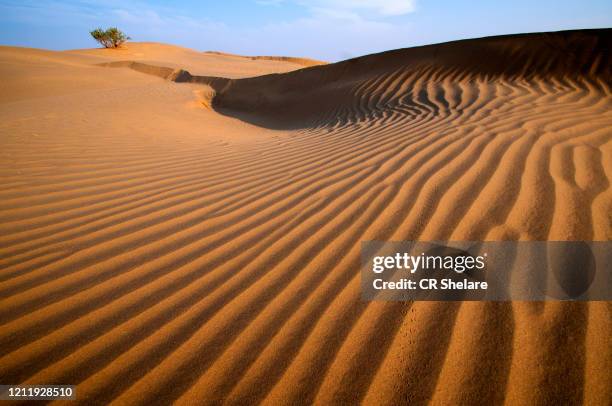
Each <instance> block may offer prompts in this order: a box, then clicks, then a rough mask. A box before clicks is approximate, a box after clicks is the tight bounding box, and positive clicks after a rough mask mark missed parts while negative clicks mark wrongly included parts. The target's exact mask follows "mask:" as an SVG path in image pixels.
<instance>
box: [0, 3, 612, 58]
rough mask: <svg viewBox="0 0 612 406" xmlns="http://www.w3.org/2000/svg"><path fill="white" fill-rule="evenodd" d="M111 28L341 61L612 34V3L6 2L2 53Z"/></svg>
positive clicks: (246, 51)
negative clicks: (574, 33)
mask: <svg viewBox="0 0 612 406" xmlns="http://www.w3.org/2000/svg"><path fill="white" fill-rule="evenodd" d="M110 26H116V27H118V28H120V29H121V30H123V31H124V32H125V33H126V34H128V35H129V36H130V37H131V38H132V39H133V40H134V41H156V42H164V43H170V44H175V45H181V46H185V47H189V48H194V49H197V50H200V51H208V50H211V51H223V52H231V53H237V54H243V55H287V56H303V57H310V58H316V59H321V60H326V61H338V60H342V59H348V58H352V57H355V56H360V55H365V54H370V53H375V52H381V51H385V50H389V49H396V48H405V47H410V46H416V45H425V44H432V43H438V42H444V41H451V40H457V39H464V38H476V37H483V36H489V35H501V34H513V33H523V32H540V31H558V30H567V29H578V28H607V27H612V1H610V0H581V1H578V0H572V1H565V0H556V1H549V0H527V1H525V0H513V1H507V0H489V1H482V0H468V1H457V0H386V1H384V0H215V1H207V0H190V1H161V0H155V1H141V0H67V1H59V0H38V1H30V0H14V1H10V0H9V1H7V0H0V45H13V46H27V47H35V48H46V49H54V50H64V49H75V48H93V47H96V46H97V44H96V43H95V41H94V40H93V39H92V38H91V37H90V35H89V31H91V30H92V29H94V28H97V27H103V28H106V27H110Z"/></svg>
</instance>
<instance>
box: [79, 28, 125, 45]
mask: <svg viewBox="0 0 612 406" xmlns="http://www.w3.org/2000/svg"><path fill="white" fill-rule="evenodd" d="M89 33H90V34H91V36H92V37H93V39H95V40H96V41H98V42H99V43H100V44H102V46H104V48H118V47H120V46H121V45H122V44H123V43H124V42H125V41H127V40H129V39H131V38H130V37H128V36H127V35H125V34H124V33H123V31H121V30H120V29H118V28H117V27H110V28H108V29H107V30H106V31H105V30H103V29H102V28H96V29H95V30H93V31H90V32H89Z"/></svg>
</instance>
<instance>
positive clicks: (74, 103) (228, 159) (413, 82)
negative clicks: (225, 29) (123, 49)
mask: <svg viewBox="0 0 612 406" xmlns="http://www.w3.org/2000/svg"><path fill="white" fill-rule="evenodd" d="M609 43H610V31H608V30H597V31H582V32H567V33H551V34H546V35H541V34H534V35H527V36H512V37H502V38H491V39H479V40H471V41H462V42H456V43H449V44H441V45H437V46H434V47H422V48H413V49H406V50H398V51H392V52H389V53H383V54H377V55H371V56H366V57H363V58H358V59H355V60H350V61H345V62H341V63H338V64H333V65H326V66H317V67H311V68H307V69H304V70H299V71H296V72H293V73H288V74H282V75H268V76H264V77H259V78H253V79H242V80H229V79H219V78H216V79H215V78H211V77H209V76H215V75H212V74H208V73H205V74H203V75H198V74H196V73H193V72H192V73H191V74H187V72H184V71H182V72H181V71H178V72H177V71H176V68H177V67H176V66H174V65H172V66H168V65H159V66H157V67H155V68H153V67H151V65H150V64H148V63H145V62H143V61H140V62H138V63H140V64H142V65H134V64H132V63H131V62H128V63H124V65H125V66H131V67H134V66H140V67H143V66H145V67H146V66H149V68H146V69H144V68H143V69H141V71H134V70H133V69H125V66H124V68H118V69H108V68H106V67H102V66H99V65H97V64H98V63H100V62H109V60H110V58H106V59H104V58H102V59H100V57H97V56H95V57H94V58H95V61H93V60H87V61H85V60H83V61H72V60H69V58H72V57H73V56H74V55H72V56H71V55H70V54H68V55H67V54H66V53H56V54H57V58H58V59H59V60H58V61H57V62H51V61H47V62H45V63H46V64H47V65H48V66H47V68H48V69H49V72H50V74H49V76H48V77H47V79H48V81H49V83H52V84H53V86H52V87H49V88H48V90H47V91H46V92H47V93H46V94H42V93H41V92H43V90H40V89H31V90H30V91H31V96H28V90H27V89H28V83H29V82H28V78H29V75H28V72H30V70H32V72H38V71H37V70H36V69H38V68H37V67H36V66H38V65H37V64H38V62H36V61H38V58H39V56H37V55H34V54H33V53H35V52H39V51H32V50H17V49H6V48H2V52H0V58H1V60H2V62H3V64H2V65H0V69H8V68H7V66H9V65H10V66H12V67H11V69H13V72H21V73H22V75H21V76H17V77H16V79H15V82H14V83H12V84H11V86H13V88H12V89H20V90H19V91H20V92H21V93H20V97H19V99H18V100H17V99H15V97H11V96H7V95H4V94H3V95H2V96H1V97H0V134H1V137H0V143H1V145H0V147H1V148H0V175H1V176H2V179H3V183H2V184H1V185H0V382H3V383H5V382H6V383H8V382H10V383H73V384H77V385H78V397H79V399H80V400H81V401H82V402H83V403H86V402H88V403H91V402H98V403H105V402H109V401H116V402H117V404H151V403H168V402H171V401H174V402H176V403H178V404H186V405H187V404H220V403H223V402H225V403H227V404H255V403H259V402H262V403H264V404H292V405H294V404H311V403H317V404H322V405H329V404H350V403H357V402H363V403H364V404H373V405H374V404H388V405H398V404H407V403H410V404H425V403H427V402H431V403H433V404H470V403H471V404H473V403H484V404H489V403H492V404H501V403H504V402H505V403H508V404H533V403H536V404H579V403H585V404H593V405H600V404H609V403H610V401H611V393H612V387H611V382H610V379H609V372H610V370H612V350H611V347H610V345H609V344H610V341H609V337H610V333H611V332H612V318H611V313H610V312H611V311H612V306H610V303H608V302H589V303H555V302H549V303H520V302H515V303H511V302H504V303H469V302H466V303H460V302H456V303H439V302H416V303H365V302H362V301H361V300H360V289H359V288H360V286H359V283H360V281H359V273H358V269H359V260H360V252H359V249H360V242H361V241H363V240H372V239H378V240H406V239H422V240H434V239H435V240H445V239H453V240H479V239H482V240H568V239H569V240H572V239H585V240H610V238H611V237H612V218H611V216H610V213H612V191H611V189H610V179H612V130H611V128H612V109H611V107H612V96H611V90H610V70H609V69H610V68H609V66H610V64H609V60H608V59H607V58H609ZM562 49H569V50H570V51H568V52H566V53H565V54H564V55H565V57H562V55H561V53H562V52H561V51H559V50H562ZM28 55H29V56H28ZM567 55H575V58H574V59H572V58H570V57H567ZM90 57H91V56H90ZM28 58H29V59H28ZM63 58H67V59H63ZM519 58H523V59H522V60H523V62H522V63H521V62H520V60H521V59H519ZM498 59H499V60H498ZM525 61H527V62H525ZM571 61H575V62H571ZM68 62H70V63H69V65H70V67H66V66H67V65H68ZM250 62H253V63H259V62H261V61H250ZM525 63H527V65H528V67H529V68H528V69H525V68H523V65H525ZM160 66H161V67H162V68H160ZM62 67H65V69H72V70H73V71H71V74H70V76H69V77H67V76H66V77H65V76H57V77H56V73H57V72H59V71H61V70H62V69H64V68H62ZM163 67H166V68H168V70H164V69H163ZM147 69H149V72H148V73H154V75H147V74H143V73H142V71H143V70H144V71H146V70H147ZM162 71H163V72H166V73H168V75H161V76H163V77H167V78H169V79H171V80H179V81H184V82H187V83H174V82H172V81H168V80H161V79H160V78H159V77H158V76H160V72H162ZM173 72H175V73H177V74H176V75H171V74H172V73H173ZM156 75H157V76H156ZM101 76H104V77H105V78H110V79H113V80H112V81H109V82H106V79H102V78H101ZM205 76H206V77H205ZM220 76H222V75H220ZM227 76H229V75H227ZM75 78H78V80H77V79H75ZM190 82H195V83H190ZM62 84H63V86H62ZM206 84H208V86H207V85H206ZM49 86H51V84H50V85H49ZM77 88H78V92H77V91H76V90H77ZM58 89H66V91H63V92H59V91H58ZM56 92H59V93H56ZM43 93H44V92H43ZM43 96H44V97H43ZM211 101H212V106H213V107H214V108H215V109H216V110H217V111H215V110H214V109H209V108H207V106H208V103H210V102H211ZM219 111H220V112H222V113H223V115H222V114H219V113H218V112H219ZM253 123H257V124H259V126H255V125H253Z"/></svg>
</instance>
